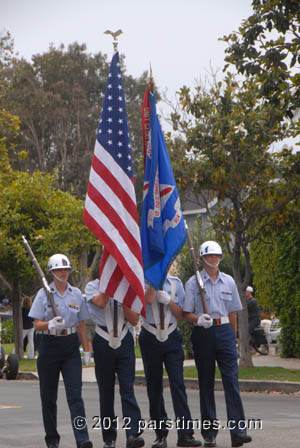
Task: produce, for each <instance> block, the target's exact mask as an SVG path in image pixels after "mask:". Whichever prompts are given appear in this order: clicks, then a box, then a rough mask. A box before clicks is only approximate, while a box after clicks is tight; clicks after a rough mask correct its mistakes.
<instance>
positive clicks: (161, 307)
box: [149, 62, 165, 330]
mask: <svg viewBox="0 0 300 448" xmlns="http://www.w3.org/2000/svg"><path fill="white" fill-rule="evenodd" d="M149 78H150V79H149V90H150V93H151V95H153V94H154V78H153V73H152V67H151V62H150V77H149ZM159 323H160V329H161V330H164V329H165V313H164V305H163V304H162V303H160V304H159Z"/></svg>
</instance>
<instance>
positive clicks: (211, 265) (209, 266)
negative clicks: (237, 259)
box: [205, 260, 221, 268]
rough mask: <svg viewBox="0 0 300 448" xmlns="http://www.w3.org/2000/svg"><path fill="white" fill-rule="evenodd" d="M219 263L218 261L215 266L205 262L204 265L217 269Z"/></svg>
mask: <svg viewBox="0 0 300 448" xmlns="http://www.w3.org/2000/svg"><path fill="white" fill-rule="evenodd" d="M220 261H221V260H219V261H218V262H217V264H212V263H209V262H208V261H206V260H205V264H207V266H209V267H210V268H218V267H219V264H220Z"/></svg>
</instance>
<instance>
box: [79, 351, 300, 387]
mask: <svg viewBox="0 0 300 448" xmlns="http://www.w3.org/2000/svg"><path fill="white" fill-rule="evenodd" d="M252 361H253V364H254V366H255V367H258V366H266V367H283V368H286V369H296V370H299V371H300V359H299V358H297V359H295V358H286V359H285V358H280V357H279V356H272V355H268V356H262V355H256V356H252ZM184 365H185V366H194V365H195V361H194V360H193V359H187V360H185V361H184ZM135 367H136V371H143V370H144V366H143V361H142V359H141V358H137V359H136V366H135ZM299 374H300V372H299ZM82 380H83V382H86V383H88V382H95V381H96V377H95V371H94V367H85V368H84V369H83V378H82ZM135 383H136V384H137V385H145V377H144V375H137V377H136V381H135ZM168 384H169V383H168V378H164V385H165V386H168ZM185 384H186V387H189V388H193V389H197V388H198V380H197V379H186V380H185ZM215 389H216V390H223V386H222V381H221V380H216V382H215ZM240 389H241V390H242V391H255V392H262V391H276V392H283V393H294V392H299V391H300V382H299V383H288V382H280V381H256V380H254V381H253V380H240Z"/></svg>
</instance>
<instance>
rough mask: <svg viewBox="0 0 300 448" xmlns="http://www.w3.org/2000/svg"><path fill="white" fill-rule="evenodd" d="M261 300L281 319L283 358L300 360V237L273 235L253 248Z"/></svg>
mask: <svg viewBox="0 0 300 448" xmlns="http://www.w3.org/2000/svg"><path fill="white" fill-rule="evenodd" d="M251 258H252V265H253V271H254V275H255V286H256V291H257V294H258V296H259V301H260V303H261V304H263V305H264V306H265V307H266V308H267V309H269V310H271V311H274V312H275V314H276V315H277V317H279V319H280V323H281V327H282V331H281V338H280V339H281V346H282V350H281V353H282V356H283V357H296V358H299V357H300V289H299V288H298V287H297V286H295V285H299V282H300V269H299V259H300V235H299V233H295V232H283V233H279V234H278V233H275V232H273V234H270V235H269V237H268V239H267V240H266V241H264V242H258V241H257V242H256V243H255V244H253V246H251Z"/></svg>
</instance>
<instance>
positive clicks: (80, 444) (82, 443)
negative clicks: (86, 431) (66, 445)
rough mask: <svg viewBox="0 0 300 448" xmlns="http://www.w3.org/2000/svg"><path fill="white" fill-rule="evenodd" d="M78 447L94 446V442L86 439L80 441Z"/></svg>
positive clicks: (91, 447) (88, 447) (87, 447)
mask: <svg viewBox="0 0 300 448" xmlns="http://www.w3.org/2000/svg"><path fill="white" fill-rule="evenodd" d="M78 448H93V444H92V442H91V441H90V440H84V441H83V442H80V443H79V445H78Z"/></svg>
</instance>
